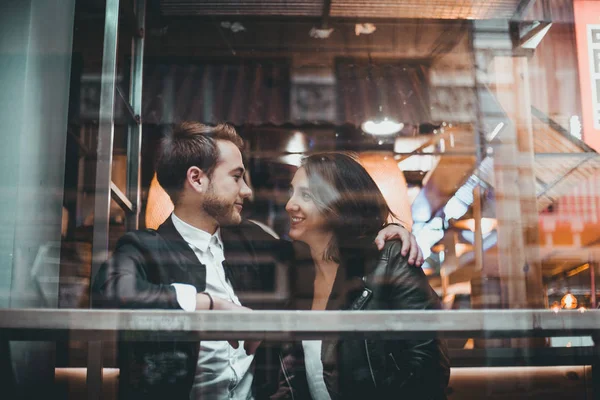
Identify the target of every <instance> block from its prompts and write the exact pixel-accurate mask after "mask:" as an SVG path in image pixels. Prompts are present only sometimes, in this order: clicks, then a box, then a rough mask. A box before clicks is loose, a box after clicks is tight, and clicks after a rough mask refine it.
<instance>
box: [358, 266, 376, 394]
mask: <svg viewBox="0 0 600 400" xmlns="http://www.w3.org/2000/svg"><path fill="white" fill-rule="evenodd" d="M362 281H363V282H364V284H365V285H366V284H367V277H366V276H363V278H362ZM365 293H366V296H364V297H366V298H365V299H364V301H363V302H362V304H361V305H360V307H358V310H362V309H363V308H364V307H365V304H367V300H368V299H369V298H370V297H371V295H372V294H373V292H372V291H371V290H369V289H367V287H366V286H365ZM364 343H365V353H366V354H367V363H368V364H369V372H370V373H371V379H372V380H373V385H374V386H375V387H376V388H377V381H376V380H375V372H373V366H372V365H371V355H370V354H369V345H368V343H367V339H365V340H364Z"/></svg>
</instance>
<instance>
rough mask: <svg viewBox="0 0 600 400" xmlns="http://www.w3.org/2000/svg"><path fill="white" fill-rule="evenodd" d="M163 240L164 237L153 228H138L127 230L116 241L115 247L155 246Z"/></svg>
mask: <svg viewBox="0 0 600 400" xmlns="http://www.w3.org/2000/svg"><path fill="white" fill-rule="evenodd" d="M163 242H164V238H162V237H161V235H160V234H159V233H158V231H156V230H155V229H138V230H135V231H131V232H127V233H126V234H124V235H123V236H121V238H120V239H119V241H118V242H117V246H116V248H117V249H119V248H121V247H125V246H136V247H149V248H153V247H156V246H158V245H160V244H162V243H163Z"/></svg>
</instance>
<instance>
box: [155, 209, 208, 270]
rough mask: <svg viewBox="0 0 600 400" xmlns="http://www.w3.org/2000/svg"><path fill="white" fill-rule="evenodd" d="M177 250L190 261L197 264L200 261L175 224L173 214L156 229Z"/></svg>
mask: <svg viewBox="0 0 600 400" xmlns="http://www.w3.org/2000/svg"><path fill="white" fill-rule="evenodd" d="M156 231H157V232H158V233H159V234H160V235H161V236H162V237H163V238H164V239H165V240H166V241H167V242H168V243H169V245H170V246H171V247H173V249H174V250H175V251H176V252H179V253H181V254H182V255H184V256H185V257H186V258H188V259H189V260H190V261H192V262H193V263H195V264H198V263H200V261H198V257H196V254H194V251H193V250H192V248H191V247H190V246H189V245H188V244H187V242H186V241H185V240H184V239H183V237H182V236H181V234H180V233H179V232H178V231H177V229H176V228H175V225H173V220H172V219H171V215H169V217H168V218H167V219H166V221H165V222H163V223H162V224H161V225H160V226H159V227H158V229H157V230H156Z"/></svg>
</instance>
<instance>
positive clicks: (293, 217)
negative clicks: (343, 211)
mask: <svg viewBox="0 0 600 400" xmlns="http://www.w3.org/2000/svg"><path fill="white" fill-rule="evenodd" d="M290 196H291V197H290V199H289V201H288V202H287V204H286V206H285V210H286V211H287V213H288V214H289V215H290V234H289V235H290V238H291V239H293V240H300V241H302V242H305V243H308V244H309V245H310V244H311V242H315V241H318V240H322V237H323V234H324V233H325V234H326V233H328V232H327V230H326V228H325V222H326V221H325V218H324V216H323V214H322V213H321V212H320V211H319V209H318V208H317V205H316V204H315V201H314V196H313V194H312V193H311V191H310V189H309V187H308V177H307V176H306V171H305V170H304V168H300V169H298V171H297V172H296V175H294V179H292V183H291V187H290ZM323 244H324V245H326V244H327V243H323Z"/></svg>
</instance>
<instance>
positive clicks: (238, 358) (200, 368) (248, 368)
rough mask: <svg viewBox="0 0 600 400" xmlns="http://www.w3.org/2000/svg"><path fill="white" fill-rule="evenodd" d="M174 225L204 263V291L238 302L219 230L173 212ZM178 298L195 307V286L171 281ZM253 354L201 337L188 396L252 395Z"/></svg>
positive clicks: (184, 306) (241, 398) (187, 307)
mask: <svg viewBox="0 0 600 400" xmlns="http://www.w3.org/2000/svg"><path fill="white" fill-rule="evenodd" d="M171 218H172V220H173V225H175V229H177V231H178V232H179V234H180V235H181V236H182V237H183V239H184V240H185V241H186V242H187V244H188V245H189V246H190V248H191V249H192V250H193V251H194V253H195V254H196V256H197V257H198V260H199V261H200V262H201V263H202V264H204V265H206V289H205V290H206V291H207V292H208V293H210V294H211V295H212V296H213V297H220V298H222V299H225V300H228V301H231V302H232V303H235V304H237V305H241V304H240V301H239V299H238V297H237V296H236V295H235V293H234V291H233V287H232V286H231V283H230V282H229V281H228V280H227V278H226V277H225V270H224V269H223V265H222V263H223V261H224V260H225V256H224V254H223V242H222V240H221V237H220V230H217V231H216V232H215V234H213V235H211V234H210V233H208V232H206V231H203V230H201V229H198V228H196V227H193V226H192V225H190V224H187V223H185V222H184V221H182V220H181V219H179V218H178V217H177V216H176V215H175V213H173V214H172V217H171ZM173 286H174V287H175V291H176V292H177V302H178V303H179V306H180V307H181V308H182V309H184V310H185V311H194V310H195V309H196V288H195V287H194V286H192V285H187V284H179V283H174V284H173ZM253 361H254V356H253V355H251V356H249V355H247V354H246V351H245V350H244V343H243V342H242V341H240V345H239V347H238V348H237V349H234V348H233V347H231V345H230V344H229V343H228V342H227V341H206V340H204V341H202V342H200V353H199V355H198V364H197V365H196V376H195V378H194V385H193V387H192V391H191V393H190V399H192V400H195V399H236V400H238V399H239V400H246V399H252V378H253V373H254V365H253Z"/></svg>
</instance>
